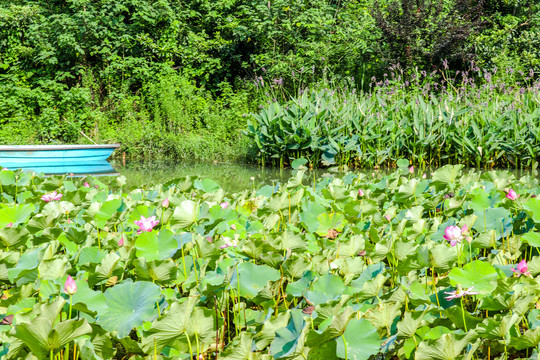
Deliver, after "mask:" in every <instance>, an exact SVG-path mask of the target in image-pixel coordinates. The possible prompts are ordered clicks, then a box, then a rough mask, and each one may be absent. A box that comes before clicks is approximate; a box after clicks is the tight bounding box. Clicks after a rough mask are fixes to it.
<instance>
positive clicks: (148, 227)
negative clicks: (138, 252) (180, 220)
mask: <svg viewBox="0 0 540 360" xmlns="http://www.w3.org/2000/svg"><path fill="white" fill-rule="evenodd" d="M134 223H135V225H138V226H139V230H137V234H140V233H142V232H143V231H147V232H150V231H152V229H153V228H154V226H156V225H157V224H159V221H158V220H156V217H155V216H150V217H149V218H145V217H144V216H142V215H141V219H140V220H135V221H134Z"/></svg>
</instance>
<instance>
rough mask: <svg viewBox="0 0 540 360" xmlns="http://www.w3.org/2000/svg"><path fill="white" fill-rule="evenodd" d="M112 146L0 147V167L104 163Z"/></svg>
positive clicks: (109, 154)
mask: <svg viewBox="0 0 540 360" xmlns="http://www.w3.org/2000/svg"><path fill="white" fill-rule="evenodd" d="M118 147H119V145H118V144H113V145H38V146H0V165H1V166H3V167H7V168H25V167H33V166H45V165H46V166H48V167H54V166H59V167H60V166H61V167H65V166H71V165H80V164H93V163H96V162H100V161H105V160H107V158H108V157H109V156H111V154H112V152H113V151H114V150H115V149H116V148H118Z"/></svg>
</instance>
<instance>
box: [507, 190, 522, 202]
mask: <svg viewBox="0 0 540 360" xmlns="http://www.w3.org/2000/svg"><path fill="white" fill-rule="evenodd" d="M505 191H506V198H507V199H510V200H516V199H517V198H518V197H519V195H518V194H517V193H516V192H515V190H514V189H506V190H505Z"/></svg>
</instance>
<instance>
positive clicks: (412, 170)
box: [409, 166, 414, 174]
mask: <svg viewBox="0 0 540 360" xmlns="http://www.w3.org/2000/svg"><path fill="white" fill-rule="evenodd" d="M409 173H410V174H414V166H411V167H410V168H409Z"/></svg>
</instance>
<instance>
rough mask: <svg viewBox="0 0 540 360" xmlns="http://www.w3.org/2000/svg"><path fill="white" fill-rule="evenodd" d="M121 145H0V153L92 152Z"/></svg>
mask: <svg viewBox="0 0 540 360" xmlns="http://www.w3.org/2000/svg"><path fill="white" fill-rule="evenodd" d="M119 147H120V144H96V145H0V151H13V152H17V151H58V150H60V151H61V150H92V149H113V150H114V149H118V148H119Z"/></svg>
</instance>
